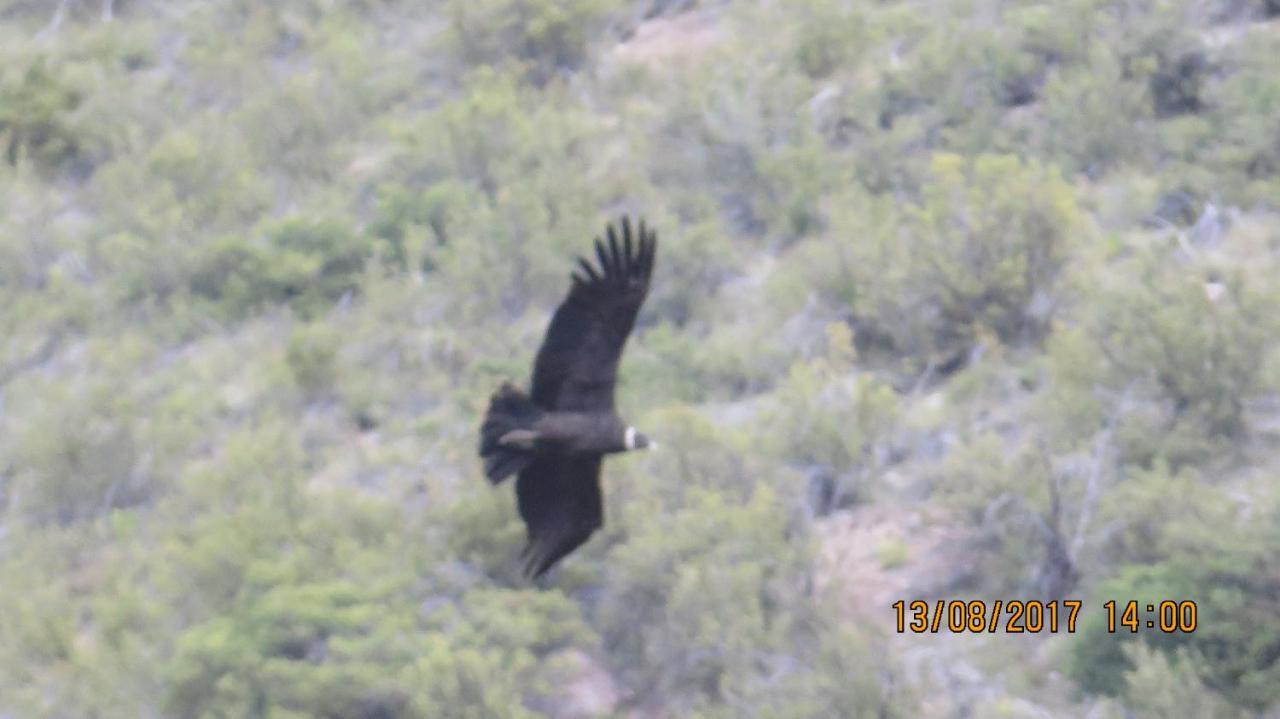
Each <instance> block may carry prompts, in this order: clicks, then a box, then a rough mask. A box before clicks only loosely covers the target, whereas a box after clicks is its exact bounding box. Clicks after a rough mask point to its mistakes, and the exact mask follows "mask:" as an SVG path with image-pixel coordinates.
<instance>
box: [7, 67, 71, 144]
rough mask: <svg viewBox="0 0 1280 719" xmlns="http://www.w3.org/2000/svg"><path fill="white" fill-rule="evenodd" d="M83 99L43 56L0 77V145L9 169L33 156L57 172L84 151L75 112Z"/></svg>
mask: <svg viewBox="0 0 1280 719" xmlns="http://www.w3.org/2000/svg"><path fill="white" fill-rule="evenodd" d="M15 70H16V71H15ZM82 99H83V98H82V94H81V92H80V91H79V90H77V89H75V88H73V87H72V86H71V85H70V84H69V83H68V82H67V81H66V79H65V78H64V77H63V75H62V74H61V73H60V72H59V71H58V69H57V67H56V66H55V65H54V64H53V63H51V62H50V61H49V60H48V59H46V58H43V57H38V58H35V59H34V60H33V61H32V62H31V63H30V64H29V65H27V66H26V67H23V68H14V69H13V70H10V71H9V72H5V73H3V74H0V142H2V143H3V144H4V151H5V158H6V159H7V160H8V162H9V164H10V165H16V164H18V160H19V159H20V158H23V157H30V158H31V159H32V160H33V161H34V162H35V164H36V165H37V166H41V167H47V168H53V167H58V166H60V165H62V164H64V163H66V162H68V161H70V160H73V159H75V158H76V157H77V155H78V153H79V152H80V150H81V149H82V148H81V139H80V134H79V132H78V130H77V129H76V126H75V123H74V121H73V120H72V113H73V112H74V111H75V109H76V108H77V107H78V106H79V105H80V103H81V102H82Z"/></svg>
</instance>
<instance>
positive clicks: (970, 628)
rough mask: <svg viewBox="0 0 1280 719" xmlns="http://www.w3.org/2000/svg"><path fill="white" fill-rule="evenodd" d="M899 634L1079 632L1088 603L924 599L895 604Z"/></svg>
mask: <svg viewBox="0 0 1280 719" xmlns="http://www.w3.org/2000/svg"><path fill="white" fill-rule="evenodd" d="M892 606H893V610H894V612H895V614H896V617H897V625H898V626H897V629H898V633H899V634H904V633H907V632H911V633H913V634H925V633H930V634H937V633H938V632H944V631H945V632H951V633H954V634H961V633H965V632H967V633H970V634H983V633H985V634H996V633H998V632H999V633H1004V634H1025V633H1029V634H1039V633H1041V632H1049V633H1050V634H1056V633H1059V632H1066V633H1068V634H1071V633H1074V632H1075V631H1076V618H1077V617H1078V616H1079V615H1080V608H1081V607H1082V606H1084V602H1083V601H1081V600H1079V599H1061V600H1054V601H1051V602H1042V601H1039V600H1035V599H1029V600H1021V599H1012V600H1009V601H1004V600H1000V599H995V600H991V601H986V600H982V599H970V600H963V599H939V600H937V601H935V602H933V603H929V602H926V601H925V600H923V599H917V600H915V601H911V602H908V601H906V600H903V599H899V600H898V601H896V602H894V603H893V605H892Z"/></svg>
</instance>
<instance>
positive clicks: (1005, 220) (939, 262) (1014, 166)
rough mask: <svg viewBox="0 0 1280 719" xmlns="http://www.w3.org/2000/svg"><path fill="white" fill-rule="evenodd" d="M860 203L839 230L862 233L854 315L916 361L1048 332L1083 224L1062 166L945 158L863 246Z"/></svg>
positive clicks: (855, 253)
mask: <svg viewBox="0 0 1280 719" xmlns="http://www.w3.org/2000/svg"><path fill="white" fill-rule="evenodd" d="M854 213H858V210H857V209H855V210H854V211H853V213H850V214H848V215H844V214H837V215H836V218H837V219H836V221H834V222H833V225H832V228H831V230H830V232H831V233H834V234H836V235H837V237H839V238H840V239H838V240H835V241H839V242H848V243H851V247H850V249H849V250H848V251H847V252H846V253H845V254H846V255H847V256H848V260H847V266H849V267H851V268H852V269H851V272H850V276H849V279H850V280H852V282H853V285H854V286H853V288H852V290H851V292H852V293H853V297H854V304H853V308H852V309H853V312H854V315H855V317H856V318H857V319H858V321H859V322H860V323H862V324H864V325H867V329H868V331H869V333H870V335H871V336H872V337H877V336H878V337H882V338H884V339H885V340H887V344H888V345H889V348H890V349H891V350H892V351H893V353H894V354H895V355H897V358H898V359H899V360H900V361H901V360H905V361H906V362H907V365H908V367H912V366H914V368H915V371H919V370H921V369H924V368H925V367H928V366H937V365H940V364H945V363H947V362H949V361H951V358H954V357H956V356H957V355H961V354H963V353H967V352H968V351H969V350H970V349H971V348H972V346H973V344H974V342H975V341H976V338H977V337H978V335H980V334H982V333H991V334H994V335H996V336H997V337H999V338H1000V339H1001V340H1003V341H1004V342H1005V343H1007V344H1012V345H1018V344H1025V343H1031V342H1037V341H1039V340H1040V339H1041V338H1042V337H1043V336H1044V334H1045V332H1046V330H1047V328H1048V326H1049V321H1050V319H1051V317H1052V313H1053V307H1054V305H1055V289H1056V282H1057V279H1058V275H1059V273H1060V272H1061V270H1062V268H1063V265H1064V263H1065V261H1066V258H1067V256H1068V253H1070V252H1071V251H1072V247H1073V246H1074V244H1075V242H1076V239H1077V234H1078V233H1079V231H1080V229H1081V216H1080V212H1079V210H1078V209H1077V208H1076V204H1075V200H1074V198H1073V195H1072V192H1071V189H1070V187H1069V186H1068V185H1067V184H1066V182H1064V181H1063V180H1062V178H1061V176H1060V175H1059V174H1058V172H1057V170H1056V169H1054V168H1052V167H1046V166H1044V165H1041V164H1040V163H1037V162H1034V161H1030V162H1028V161H1024V160H1020V159H1018V158H1014V157H1008V156H993V155H983V156H980V157H978V158H976V159H974V160H967V159H964V158H961V157H959V156H956V155H938V156H936V157H935V158H934V160H933V162H932V165H931V169H930V173H929V176H928V178H927V180H926V182H925V185H924V187H923V188H922V197H921V199H920V201H919V203H918V204H916V205H914V206H910V207H908V208H906V209H905V210H904V211H903V216H902V217H901V219H900V223H901V224H900V226H899V229H897V231H894V229H893V227H892V224H890V223H884V224H874V225H873V226H872V231H871V237H869V238H867V239H865V240H863V241H861V242H859V243H857V244H852V243H854V240H853V239H852V238H854V237H858V236H860V235H866V234H867V233H866V232H865V231H864V230H863V228H862V227H860V226H861V225H865V223H866V221H865V220H864V219H862V215H863V214H867V213H858V214H854ZM873 222H874V220H873ZM845 238H849V239H845ZM860 329H861V328H860Z"/></svg>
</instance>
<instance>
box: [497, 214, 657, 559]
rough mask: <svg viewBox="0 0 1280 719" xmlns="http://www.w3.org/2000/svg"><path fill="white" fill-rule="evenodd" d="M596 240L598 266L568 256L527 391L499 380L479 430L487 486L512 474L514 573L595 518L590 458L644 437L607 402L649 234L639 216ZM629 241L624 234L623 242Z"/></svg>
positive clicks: (582, 532) (597, 460) (577, 535)
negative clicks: (520, 532)
mask: <svg viewBox="0 0 1280 719" xmlns="http://www.w3.org/2000/svg"><path fill="white" fill-rule="evenodd" d="M607 236H608V242H607V244H606V243H605V242H602V241H601V240H599V239H597V240H596V258H597V259H598V261H599V267H598V268H597V267H596V266H593V265H591V264H590V263H588V262H587V261H585V260H581V259H579V260H578V263H579V266H580V267H581V268H582V271H583V274H582V275H579V274H574V275H573V285H572V287H571V288H570V290H569V296H568V297H566V298H565V300H564V302H562V303H561V304H560V307H559V309H557V310H556V313H555V315H554V316H553V317H552V319H551V324H550V325H549V326H548V327H547V335H546V338H545V339H544V340H543V343H542V348H541V349H539V350H538V356H537V359H536V360H534V367H533V385H532V391H531V392H530V393H529V394H527V395H526V394H525V393H524V392H522V391H520V390H519V389H518V388H516V387H514V386H513V385H511V384H510V383H506V384H503V385H502V387H500V388H499V389H498V391H497V392H495V393H494V395H493V397H492V398H491V399H490V401H489V410H488V413H487V414H486V415H485V420H484V424H483V425H482V426H481V428H480V457H481V458H482V459H483V460H484V469H485V475H486V476H487V477H488V478H489V480H490V481H491V482H493V483H495V484H497V483H499V482H501V481H502V480H503V479H505V478H507V477H508V476H510V475H512V474H516V475H517V478H516V498H517V502H518V505H519V509H520V516H521V518H522V519H524V522H525V525H526V527H527V528H528V537H529V543H528V545H527V546H526V547H525V550H524V554H523V559H524V571H525V573H526V575H528V576H531V577H536V576H538V575H541V574H542V573H544V572H546V571H547V570H548V569H549V568H550V567H551V566H552V565H554V564H555V563H556V562H557V561H559V560H560V559H561V558H562V557H564V555H566V554H568V553H569V552H571V551H573V550H574V549H575V548H577V547H578V546H579V545H581V544H582V543H583V542H585V541H586V540H587V538H588V537H590V536H591V533H592V532H594V531H595V530H596V529H598V528H600V526H602V525H603V523H604V505H603V500H602V496H601V491H600V464H601V461H602V460H603V458H604V456H605V455H608V454H614V453H618V452H626V451H628V450H632V449H641V448H644V447H647V446H649V441H648V439H647V438H646V437H645V436H644V435H642V434H640V433H639V432H637V431H636V430H635V428H634V427H631V426H629V425H627V423H626V422H624V421H623V420H622V418H621V417H619V416H618V414H617V411H616V410H615V409H614V388H615V385H616V384H617V372H618V363H619V360H620V359H621V357H622V349H623V346H624V345H625V344H626V341H627V336H628V335H629V334H630V333H631V328H632V326H633V325H634V324H635V319H636V314H637V313H638V312H639V311H640V305H641V304H643V303H644V298H645V295H646V294H647V293H648V290H649V278H650V276H651V274H652V271H653V259H654V253H655V251H656V249H657V240H656V237H655V236H654V234H653V233H652V232H648V233H646V230H645V227H644V223H643V222H641V223H640V227H639V232H638V237H635V238H633V236H632V232H631V224H630V222H629V221H628V220H627V219H626V218H623V220H622V223H621V237H619V233H617V232H615V231H614V228H613V227H612V226H610V227H609V228H608V232H607ZM633 240H634V241H633Z"/></svg>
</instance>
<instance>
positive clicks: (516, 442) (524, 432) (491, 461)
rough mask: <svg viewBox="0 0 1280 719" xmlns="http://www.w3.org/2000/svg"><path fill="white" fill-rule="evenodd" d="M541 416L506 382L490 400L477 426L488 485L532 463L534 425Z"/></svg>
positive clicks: (530, 403) (521, 394) (540, 411)
mask: <svg viewBox="0 0 1280 719" xmlns="http://www.w3.org/2000/svg"><path fill="white" fill-rule="evenodd" d="M541 414H542V410H540V409H538V407H537V406H536V405H535V404H534V403H533V400H531V399H529V396H528V395H526V394H525V393H524V392H521V391H520V390H518V389H516V388H515V387H513V386H511V384H510V383H509V382H504V383H503V385H502V386H501V387H499V388H498V391H497V392H494V393H493V396H492V397H490V398H489V411H488V413H487V414H485V417H484V424H482V425H480V457H481V459H483V460H484V473H485V476H487V477H488V478H489V481H490V482H493V483H494V484H497V483H499V482H501V481H502V480H504V479H506V478H507V477H509V476H511V475H513V474H515V473H516V472H519V471H520V470H522V469H524V468H525V466H526V465H528V464H529V463H530V462H532V461H533V443H534V441H535V440H536V439H537V434H536V433H535V432H534V430H533V423H534V422H535V421H537V419H538V417H539V416H541Z"/></svg>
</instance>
